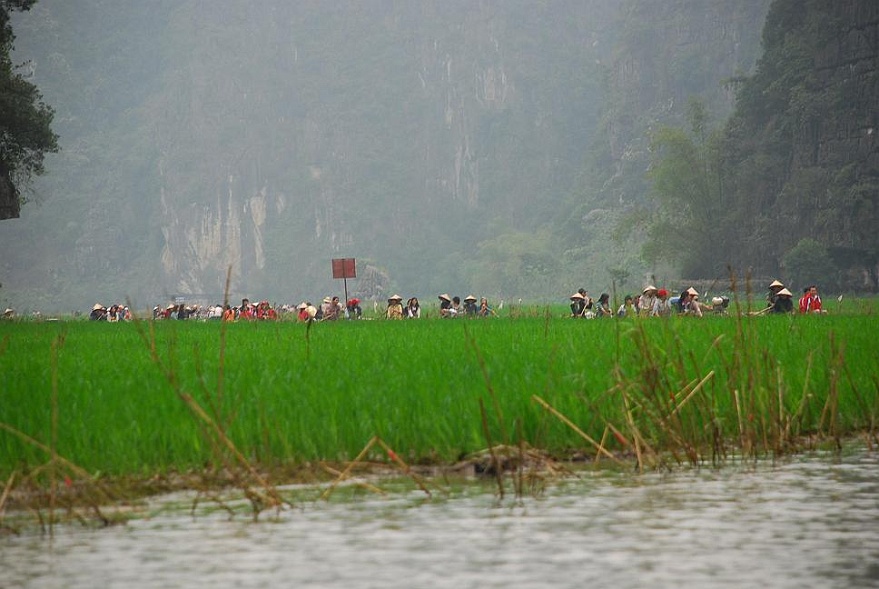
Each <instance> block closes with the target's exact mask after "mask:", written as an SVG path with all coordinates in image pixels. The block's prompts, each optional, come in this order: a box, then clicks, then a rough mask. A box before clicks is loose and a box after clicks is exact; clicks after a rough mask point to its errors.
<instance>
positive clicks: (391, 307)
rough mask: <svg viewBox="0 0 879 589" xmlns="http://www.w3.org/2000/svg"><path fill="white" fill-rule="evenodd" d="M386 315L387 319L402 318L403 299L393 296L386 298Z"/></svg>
mask: <svg viewBox="0 0 879 589" xmlns="http://www.w3.org/2000/svg"><path fill="white" fill-rule="evenodd" d="M386 315H387V318H388V319H402V318H403V297H401V296H400V295H396V294H395V295H392V296H391V297H389V298H388V310H387V313H386Z"/></svg>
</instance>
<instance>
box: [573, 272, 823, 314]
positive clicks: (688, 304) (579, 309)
mask: <svg viewBox="0 0 879 589" xmlns="http://www.w3.org/2000/svg"><path fill="white" fill-rule="evenodd" d="M609 299H610V297H609V296H608V294H607V293H602V294H601V296H599V297H598V299H597V300H593V299H592V298H591V297H590V296H589V293H588V292H586V290H585V289H582V288H581V289H579V290H578V291H577V292H575V293H574V294H572V295H571V296H570V300H571V317H583V318H587V319H592V318H600V317H613V316H617V317H665V316H669V315H673V314H678V315H690V316H693V317H702V316H704V315H705V314H706V313H714V314H721V315H723V314H726V313H727V308H728V307H729V297H726V296H715V297H712V298H711V302H710V303H704V302H702V301H701V300H700V295H699V291H697V290H696V289H695V288H693V287H692V286H691V287H689V288H687V289H686V290H683V291H681V292H680V294H677V295H674V294H672V293H670V292H669V291H668V290H666V289H664V288H657V287H655V286H653V285H652V284H650V285H648V286H646V287H645V288H644V290H642V291H641V294H639V295H637V296H632V295H626V296H625V298H624V300H623V302H622V304H621V305H620V306H619V308H617V310H616V313H614V312H613V311H612V310H611V308H610V304H609ZM794 310H795V309H794V304H793V294H792V293H791V291H790V290H788V289H787V288H785V286H784V284H783V283H782V282H781V281H779V280H773V281H772V282H771V283H770V285H769V292H768V294H767V296H766V306H765V307H764V308H763V309H761V310H759V311H756V312H754V314H755V315H762V314H764V313H792V312H794ZM796 310H798V311H799V312H800V313H823V312H825V311H824V309H823V306H822V302H821V296H820V295H819V294H818V287H817V286H815V285H814V284H812V285H809V286H807V287H806V288H805V289H804V290H803V296H802V297H801V298H800V300H799V305H798V306H797V309H796Z"/></svg>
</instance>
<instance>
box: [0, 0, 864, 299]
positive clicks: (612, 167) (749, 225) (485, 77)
mask: <svg viewBox="0 0 879 589" xmlns="http://www.w3.org/2000/svg"><path fill="white" fill-rule="evenodd" d="M824 4H826V3H821V2H817V1H811V0H810V1H807V2H801V1H797V2H795V1H793V0H776V1H775V2H770V0H667V1H662V2H659V1H654V0H625V1H618V0H571V1H566V0H551V1H548V2H532V1H524V0H523V1H485V2H472V1H470V0H442V1H440V0H436V1H430V0H423V1H417V2H403V3H393V2H381V1H378V0H375V1H368V2H325V1H312V2H289V1H286V0H265V1H263V2H260V3H253V2H248V1H245V0H220V1H210V2H208V1H203V0H162V1H151V2H140V1H123V0H94V1H89V2H86V1H84V0H39V2H37V4H36V5H35V6H34V7H33V8H32V9H31V10H29V11H27V12H23V13H15V14H14V15H13V20H12V24H13V28H14V31H15V34H16V37H17V38H16V41H15V53H14V56H13V58H14V61H15V62H16V63H24V66H23V67H21V68H19V69H18V70H17V71H18V72H19V73H20V75H22V76H25V77H26V78H27V79H28V80H29V81H31V82H32V83H33V84H35V85H36V86H37V87H38V88H39V89H40V91H41V92H42V94H43V97H44V99H45V101H46V102H47V103H48V104H49V105H51V106H52V107H53V108H54V109H55V118H54V122H53V125H52V127H53V129H54V131H55V132H56V133H57V134H58V135H59V141H58V142H59V145H60V147H61V150H60V152H59V153H58V154H54V155H49V156H48V157H47V158H46V172H47V173H46V174H45V175H43V176H41V177H39V178H37V179H36V180H35V182H33V184H32V186H31V191H30V192H29V193H28V195H29V197H30V199H31V202H29V203H27V204H25V206H24V207H23V208H22V211H21V218H20V219H12V220H6V221H3V222H2V223H0V251H2V252H3V256H2V258H0V283H2V287H0V304H4V305H6V306H12V307H15V308H16V309H20V310H26V309H41V310H44V311H69V310H72V309H85V308H87V307H90V305H91V304H93V303H94V302H104V303H107V302H111V301H118V300H123V299H125V298H128V297H130V298H131V299H132V300H133V301H134V302H135V303H136V304H139V305H141V306H147V305H149V306H152V305H153V304H161V303H164V302H167V301H168V300H169V299H170V298H172V297H174V296H186V297H187V298H188V299H192V300H196V299H202V298H203V299H206V302H216V301H218V300H221V298H222V294H223V290H224V284H225V277H226V270H227V268H228V267H230V266H231V267H232V274H233V276H232V284H231V291H232V293H231V294H232V297H233V298H239V297H241V296H250V297H251V298H267V299H271V300H274V301H279V302H291V303H292V302H298V301H300V300H302V299H305V298H310V299H318V298H322V297H323V296H324V295H326V294H330V293H331V292H332V293H339V294H340V293H341V284H340V283H339V282H338V281H333V280H332V277H331V271H330V260H331V259H332V258H337V257H354V258H357V260H358V278H357V279H356V280H354V281H350V282H349V289H350V290H351V291H352V292H359V293H360V294H361V295H363V296H364V297H375V298H384V297H385V296H387V295H388V294H390V292H391V291H393V292H400V293H401V294H403V295H406V296H409V295H417V296H421V297H428V298H435V296H436V294H437V293H440V292H455V293H459V294H461V295H463V294H466V293H469V292H475V293H477V294H485V295H488V296H490V297H492V298H518V297H525V298H542V299H546V300H550V299H565V298H566V297H567V294H569V292H572V291H573V290H575V289H576V288H578V287H581V286H584V287H586V288H588V289H589V290H590V291H591V292H593V293H596V294H597V293H598V292H600V291H609V290H610V288H611V285H612V283H613V281H616V284H617V288H618V289H619V290H620V291H626V290H633V289H637V288H639V287H640V286H641V285H642V281H644V280H646V279H648V278H652V277H656V279H657V280H660V281H663V282H665V283H669V284H670V283H673V282H674V281H676V280H678V279H681V278H687V279H690V278H705V279H714V278H718V277H721V278H722V277H724V276H725V275H726V272H727V270H726V268H727V265H732V266H733V267H734V268H735V269H736V270H737V271H741V272H744V271H746V270H748V271H752V272H753V273H754V274H755V275H758V276H768V275H776V274H777V275H779V276H784V277H785V278H791V279H793V280H794V282H796V281H797V280H807V279H809V278H810V277H813V276H815V275H816V274H817V276H818V277H819V279H820V281H821V282H822V284H825V285H827V286H828V287H831V288H833V287H838V288H840V289H874V290H875V289H876V286H877V260H879V247H877V239H879V238H877V236H876V235H875V233H876V232H875V230H874V229H875V227H876V226H877V225H876V222H877V211H879V196H877V193H879V189H877V186H879V147H877V144H876V143H875V140H874V139H873V137H874V133H873V132H872V130H873V129H874V128H876V125H877V124H879V120H877V118H879V116H877V112H876V106H875V105H876V104H879V101H877V94H879V83H877V73H876V72H877V70H879V67H877V63H879V49H877V45H876V43H875V39H876V38H877V37H879V32H877V31H879V9H877V7H876V4H875V3H873V2H870V1H868V0H843V1H840V2H835V3H833V6H832V7H829V8H828V7H826V6H824ZM770 5H771V6H770ZM816 23H821V24H822V26H821V27H819V29H818V31H819V32H818V33H815V30H816ZM761 38H762V47H761ZM871 38H872V39H873V40H874V42H873V43H872V44H871V43H870V42H869V40H870V39H871ZM761 56H762V57H761ZM758 60H759V62H758ZM737 96H738V106H736V104H737V103H736V97H737ZM804 240H805V241H804ZM816 248H817V249H816ZM803 259H805V260H807V261H809V263H806V264H804V263H803V262H802V260H803ZM812 262H814V263H812ZM821 264H823V266H822V265H821ZM828 274H829V275H828Z"/></svg>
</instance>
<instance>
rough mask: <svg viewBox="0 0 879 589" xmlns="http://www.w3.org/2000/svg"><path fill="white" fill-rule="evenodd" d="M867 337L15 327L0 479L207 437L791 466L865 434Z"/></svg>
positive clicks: (853, 331)
mask: <svg viewBox="0 0 879 589" xmlns="http://www.w3.org/2000/svg"><path fill="white" fill-rule="evenodd" d="M877 324H879V319H877V318H876V317H875V316H873V315H856V316H814V317H760V318H737V317H726V318H706V319H705V320H702V321H697V320H687V319H680V320H670V321H662V320H650V321H630V320H629V321H617V320H615V321H611V320H596V321H583V320H568V319H560V318H557V317H552V316H549V315H546V316H539V315H537V316H533V317H520V318H518V319H515V320H512V319H507V318H500V319H495V320H478V321H467V320H456V321H440V320H430V321H426V320H422V321H404V322H387V321H362V322H338V323H330V324H315V325H313V326H312V327H311V329H307V328H306V327H305V326H304V325H300V324H294V323H283V322H282V323H269V324H265V323H263V324H254V323H238V324H232V325H229V326H227V329H226V332H225V340H226V341H225V346H222V345H221V337H220V331H221V326H220V325H219V324H217V323H199V322H185V323H184V322H159V323H156V324H153V326H152V327H153V329H154V334H153V336H152V339H151V337H150V336H149V334H148V333H146V332H145V329H146V326H145V325H143V324H142V325H141V326H140V328H138V326H135V325H133V324H118V325H112V324H96V323H87V322H71V323H66V322H58V323H7V324H2V325H0V424H3V426H4V429H3V430H2V431H0V476H2V477H4V480H5V479H6V478H8V477H9V476H11V474H12V473H14V472H27V471H29V470H31V469H34V468H35V467H37V466H39V465H41V464H44V463H46V461H47V459H48V456H47V452H48V451H49V449H51V448H54V449H55V451H56V452H57V454H58V455H59V456H62V457H63V458H64V459H66V460H68V461H70V462H72V463H74V464H76V465H78V466H79V467H81V468H82V469H84V470H85V471H87V472H89V473H93V474H94V473H101V474H107V475H114V476H123V475H135V476H149V475H152V474H155V473H162V472H168V471H186V470H190V469H202V468H205V467H206V466H207V465H209V464H210V463H211V462H212V461H213V460H214V459H215V457H216V452H217V448H216V444H217V442H216V438H215V437H212V436H211V435H206V432H207V434H209V433H210V432H209V431H208V430H210V429H211V428H212V427H215V428H216V430H217V431H221V432H223V436H226V437H228V440H229V441H230V442H231V444H234V447H235V448H237V450H238V451H240V453H241V454H242V455H243V456H244V457H246V459H247V460H249V461H252V462H253V463H255V464H259V465H263V466H266V467H272V466H278V465H284V464H288V465H289V464H299V465H301V464H304V463H307V462H311V461H319V460H328V461H345V460H350V459H352V458H353V457H355V456H356V455H357V454H358V452H359V451H360V450H361V449H362V448H363V447H364V445H365V444H366V443H367V442H368V441H369V440H370V439H372V438H373V436H379V437H381V439H382V440H384V441H385V442H386V443H387V444H388V445H389V446H390V447H392V448H394V449H395V450H396V452H397V453H398V454H399V455H400V456H401V457H404V458H405V460H407V461H409V462H419V463H449V462H454V461H456V460H458V459H459V458H461V457H462V456H464V455H466V454H468V453H471V452H474V451H477V450H480V449H483V448H485V447H486V446H488V445H489V444H488V443H487V439H486V433H487V434H488V436H489V437H490V438H491V441H492V443H494V444H497V443H507V444H517V443H519V442H520V441H523V442H526V443H527V444H529V445H531V446H533V447H538V448H541V449H544V450H546V451H548V452H549V453H551V454H553V455H556V456H563V457H569V456H573V455H585V456H593V455H595V454H596V452H598V451H599V450H598V448H597V447H596V443H600V444H601V446H602V448H604V447H606V448H608V449H609V450H610V451H612V452H615V453H620V452H625V453H630V454H632V455H634V456H636V457H638V459H639V460H642V459H644V457H645V456H648V457H649V456H654V457H655V456H658V455H659V454H660V453H661V452H665V453H670V454H671V456H673V457H674V458H676V459H678V460H686V461H691V462H694V463H698V462H701V461H705V460H710V459H717V458H718V457H723V456H725V455H726V454H727V453H729V452H732V451H735V452H736V453H739V454H745V455H755V456H756V455H758V454H761V453H783V452H786V451H791V450H793V449H796V445H797V444H798V443H799V442H798V441H799V440H802V438H803V436H817V437H822V438H828V439H836V440H838V439H839V437H840V436H844V435H848V434H852V433H856V432H861V431H867V432H870V433H872V434H874V433H875V428H876V416H877V414H879V380H877V378H879V376H877V375H879V343H877V341H876V338H875V334H876V333H877V331H879V330H877V327H879V325H877ZM138 329H140V330H141V332H140V333H139V331H138ZM145 337H146V339H144V338H145ZM151 347H153V348H154V350H155V356H152V355H151ZM221 349H222V350H224V354H225V357H224V358H223V359H222V361H221V359H220V355H221ZM163 366H164V368H163ZM181 394H182V395H186V396H189V395H191V399H192V402H193V403H194V406H196V407H199V408H201V409H203V410H204V412H205V414H206V415H207V416H208V417H209V419H210V421H209V422H206V421H205V420H204V419H201V418H199V417H197V416H195V415H194V414H193V410H192V407H193V405H188V404H187V403H186V402H184V401H183V397H181ZM535 396H536V397H539V399H540V400H543V401H544V402H545V403H546V404H548V405H549V406H551V407H552V408H554V409H555V410H556V411H557V412H558V413H557V414H553V413H551V412H550V411H548V410H547V409H546V408H545V405H544V404H541V403H540V402H539V400H537V399H535ZM481 407H482V409H481ZM483 415H484V416H485V421H484V422H483ZM559 415H561V416H564V417H565V418H567V419H568V420H569V421H570V423H571V424H574V425H576V427H577V428H579V430H580V431H581V432H582V434H581V433H578V432H577V431H576V430H575V429H574V428H572V427H570V426H569V425H568V424H566V423H564V422H563V421H562V420H561V419H560V417H559ZM53 416H54V417H53ZM53 420H54V421H53ZM53 423H54V424H55V425H54V426H53ZM207 423H211V424H212V425H206V424H207ZM24 436H27V437H28V438H25V437H24ZM590 439H591V440H593V441H594V442H595V443H593V442H592V441H589V440H590ZM212 440H213V441H212ZM38 443H41V444H43V446H40V445H38Z"/></svg>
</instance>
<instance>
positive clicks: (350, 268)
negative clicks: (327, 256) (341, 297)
mask: <svg viewBox="0 0 879 589" xmlns="http://www.w3.org/2000/svg"><path fill="white" fill-rule="evenodd" d="M339 278H341V279H342V280H343V281H344V283H345V306H346V307H347V306H348V279H349V278H357V268H356V266H355V263H354V258H333V279H334V280H338V279H339Z"/></svg>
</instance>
